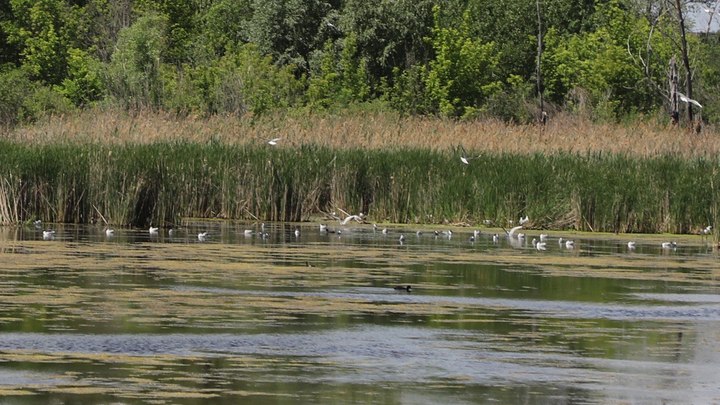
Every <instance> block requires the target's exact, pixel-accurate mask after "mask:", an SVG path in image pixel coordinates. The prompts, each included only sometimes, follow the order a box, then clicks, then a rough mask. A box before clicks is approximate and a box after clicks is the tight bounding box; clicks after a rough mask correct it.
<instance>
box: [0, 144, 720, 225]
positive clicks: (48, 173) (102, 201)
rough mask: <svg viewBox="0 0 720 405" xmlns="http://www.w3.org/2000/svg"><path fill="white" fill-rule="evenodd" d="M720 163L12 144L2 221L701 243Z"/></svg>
mask: <svg viewBox="0 0 720 405" xmlns="http://www.w3.org/2000/svg"><path fill="white" fill-rule="evenodd" d="M718 163H720V162H719V158H718V157H715V158H711V157H692V158H688V157H680V156H677V155H661V156H657V157H636V156H630V155H627V154H617V153H600V152H597V153H587V154H578V153H566V152H557V153H553V154H544V153H535V154H525V155H520V154H509V153H502V154H500V153H494V152H482V153H481V154H480V157H479V158H478V159H476V160H473V161H472V164H470V165H463V164H462V163H460V161H459V159H458V156H457V153H456V152H454V151H453V150H430V149H422V148H400V147H395V148H389V149H353V148H338V149H335V148H331V147H328V146H319V145H314V144H305V145H302V146H299V147H281V148H273V147H270V146H269V145H266V144H264V143H263V144H260V145H257V144H225V143H221V142H209V143H198V142H189V141H157V142H153V143H141V144H137V143H123V144H100V143H67V142H65V143H35V144H21V143H18V142H10V141H5V142H2V143H1V144H0V175H1V176H2V186H0V221H2V222H4V223H15V222H21V221H29V220H32V219H35V218H40V219H42V220H43V221H48V222H75V223H94V222H101V221H103V220H105V219H107V220H108V221H109V222H110V223H111V224H115V225H132V226H148V225H149V224H154V225H165V226H171V225H173V224H177V223H179V222H180V220H181V218H184V217H202V218H237V219H252V220H273V221H302V220H307V219H308V218H310V217H311V216H312V215H315V214H317V213H321V212H331V211H334V210H336V209H337V208H342V209H344V210H345V211H347V212H352V213H358V212H363V213H366V214H368V215H369V216H370V218H372V220H373V221H390V222H398V223H470V224H472V223H478V222H480V221H481V220H484V219H490V220H493V221H495V222H496V223H498V224H505V223H507V220H508V219H517V218H518V217H519V216H521V215H528V216H529V217H530V218H531V219H532V223H531V226H532V227H534V228H538V229H576V230H591V231H609V232H646V233H656V232H671V233H696V232H699V230H700V229H702V228H704V227H705V226H706V225H708V224H715V223H717V222H716V220H717V206H718V201H720V192H719V191H718V190H717V189H715V188H714V187H709V186H708V185H712V184H718V182H719V181H720V179H719V178H718V170H717V167H718Z"/></svg>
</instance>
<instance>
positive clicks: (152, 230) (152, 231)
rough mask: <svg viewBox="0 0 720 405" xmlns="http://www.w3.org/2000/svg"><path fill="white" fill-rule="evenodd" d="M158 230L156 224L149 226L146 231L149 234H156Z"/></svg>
mask: <svg viewBox="0 0 720 405" xmlns="http://www.w3.org/2000/svg"><path fill="white" fill-rule="evenodd" d="M159 230H160V228H158V227H157V226H150V229H149V230H148V232H150V235H157V234H158V231H159Z"/></svg>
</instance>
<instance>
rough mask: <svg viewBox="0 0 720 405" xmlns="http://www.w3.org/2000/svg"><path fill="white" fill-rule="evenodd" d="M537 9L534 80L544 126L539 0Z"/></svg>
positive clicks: (545, 114)
mask: <svg viewBox="0 0 720 405" xmlns="http://www.w3.org/2000/svg"><path fill="white" fill-rule="evenodd" d="M535 5H536V7H537V22H538V34H537V67H536V70H537V71H536V75H535V76H536V79H537V92H538V96H539V97H540V123H541V124H543V125H545V123H546V122H547V113H546V112H545V103H544V100H543V89H542V71H541V69H540V62H541V60H542V17H541V14H540V0H536V1H535Z"/></svg>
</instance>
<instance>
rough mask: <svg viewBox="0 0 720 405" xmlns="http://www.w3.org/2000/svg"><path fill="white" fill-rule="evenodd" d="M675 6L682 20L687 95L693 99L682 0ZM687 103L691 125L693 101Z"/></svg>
mask: <svg viewBox="0 0 720 405" xmlns="http://www.w3.org/2000/svg"><path fill="white" fill-rule="evenodd" d="M675 7H677V13H678V21H679V22H680V46H681V51H682V59H683V67H684V68H685V76H686V80H685V82H686V88H685V96H686V97H687V98H689V99H692V98H693V92H692V71H691V70H690V57H689V56H688V46H687V38H686V37H685V18H684V17H683V11H682V5H681V4H680V0H675ZM686 104H687V115H688V122H690V125H692V123H693V122H694V120H693V108H692V103H686Z"/></svg>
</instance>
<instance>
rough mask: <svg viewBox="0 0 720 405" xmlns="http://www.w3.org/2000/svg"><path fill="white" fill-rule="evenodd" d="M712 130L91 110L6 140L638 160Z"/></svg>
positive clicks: (711, 145) (716, 145) (699, 145)
mask: <svg viewBox="0 0 720 405" xmlns="http://www.w3.org/2000/svg"><path fill="white" fill-rule="evenodd" d="M717 135H718V134H717V131H716V130H715V129H714V128H712V127H709V126H708V127H706V128H705V130H704V132H703V133H702V134H700V135H696V134H692V133H689V132H687V131H686V130H684V129H679V128H675V127H670V126H659V125H653V124H651V123H635V124H629V125H621V124H596V123H591V122H589V121H587V120H584V119H581V118H577V117H570V116H565V115H559V116H557V117H554V118H553V119H552V120H550V121H549V123H548V125H546V126H545V127H544V128H541V127H539V126H536V125H509V124H506V123H503V122H501V121H498V120H493V119H487V120H482V121H473V122H458V121H452V120H444V119H435V118H426V117H400V116H397V115H395V114H392V113H385V114H370V113H366V114H352V115H335V116H324V115H313V116H309V117H308V116H292V115H277V116H269V117H260V118H248V117H235V116H213V117H210V118H199V117H193V116H191V117H186V118H177V117H175V116H174V115H172V114H170V113H164V112H141V113H136V114H129V113H127V112H124V111H117V110H99V109H98V110H90V111H84V112H81V113H78V114H74V115H67V116H61V117H54V118H49V119H47V120H45V121H42V122H39V123H36V124H34V125H32V126H28V127H21V128H17V129H15V130H13V131H12V132H10V133H9V134H8V137H9V138H10V139H14V140H17V141H24V142H33V143H52V142H70V143H87V142H89V143H101V144H126V143H139V144H147V143H154V142H159V141H168V140H178V141H181V140H182V141H190V142H199V143H206V142H210V141H219V142H223V143H227V144H234V145H246V144H258V143H260V144H262V143H265V142H266V141H267V140H269V139H271V138H274V137H280V138H281V141H280V143H279V146H280V147H292V146H300V145H306V144H314V145H319V146H327V147H330V148H335V149H348V148H365V149H393V148H420V149H429V150H440V151H442V150H451V149H454V148H456V147H457V145H463V146H464V147H465V148H466V149H467V150H472V151H473V152H474V153H478V152H491V153H510V154H521V155H522V154H535V153H555V152H570V153H578V154H593V153H616V154H627V155H632V156H637V157H652V156H659V155H665V154H674V155H678V156H682V157H699V156H717V155H718V154H720V137H718V136H717Z"/></svg>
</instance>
